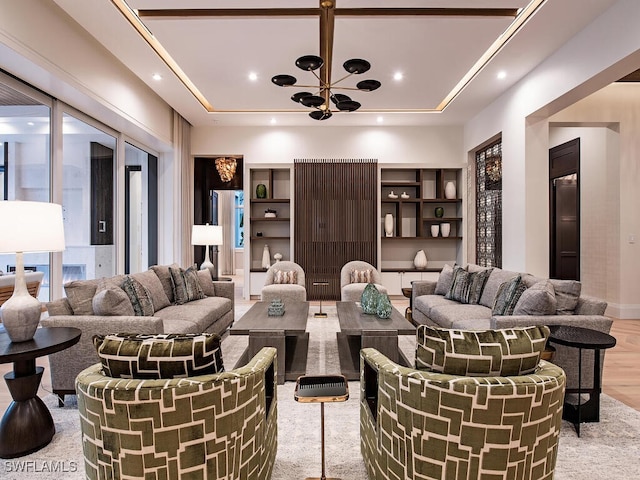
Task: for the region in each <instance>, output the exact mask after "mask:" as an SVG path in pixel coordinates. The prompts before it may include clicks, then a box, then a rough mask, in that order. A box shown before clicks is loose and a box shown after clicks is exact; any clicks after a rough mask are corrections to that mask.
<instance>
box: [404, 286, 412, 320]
mask: <svg viewBox="0 0 640 480" xmlns="http://www.w3.org/2000/svg"><path fill="white" fill-rule="evenodd" d="M412 293H413V288H412V287H402V295H404V296H405V297H407V298H408V299H409V306H408V307H407V308H406V310H405V311H404V318H406V319H407V320H409V321H410V322H411V323H413V318H412V316H411V314H412V313H413V296H412Z"/></svg>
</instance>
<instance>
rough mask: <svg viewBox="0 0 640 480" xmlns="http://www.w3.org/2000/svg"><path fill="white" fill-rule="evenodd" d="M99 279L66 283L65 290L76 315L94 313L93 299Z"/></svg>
mask: <svg viewBox="0 0 640 480" xmlns="http://www.w3.org/2000/svg"><path fill="white" fill-rule="evenodd" d="M98 282H99V280H74V281H72V282H69V283H66V284H65V285H64V292H65V294H66V296H67V300H68V301H69V305H71V310H73V314H74V315H93V306H92V300H93V296H94V295H95V294H96V289H97V288H98Z"/></svg>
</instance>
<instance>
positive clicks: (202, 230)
mask: <svg viewBox="0 0 640 480" xmlns="http://www.w3.org/2000/svg"><path fill="white" fill-rule="evenodd" d="M191 245H222V227H221V226H220V225H208V224H207V225H193V228H192V229H191Z"/></svg>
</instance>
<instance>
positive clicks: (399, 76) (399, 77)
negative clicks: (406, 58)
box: [393, 72, 404, 82]
mask: <svg viewBox="0 0 640 480" xmlns="http://www.w3.org/2000/svg"><path fill="white" fill-rule="evenodd" d="M403 78H404V75H403V74H402V72H396V73H394V74H393V79H394V80H396V81H398V82H399V81H400V80H402V79H403Z"/></svg>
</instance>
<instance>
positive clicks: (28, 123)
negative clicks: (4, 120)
mask: <svg viewBox="0 0 640 480" xmlns="http://www.w3.org/2000/svg"><path fill="white" fill-rule="evenodd" d="M27 125H29V126H30V127H33V126H34V125H35V123H33V122H27Z"/></svg>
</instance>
